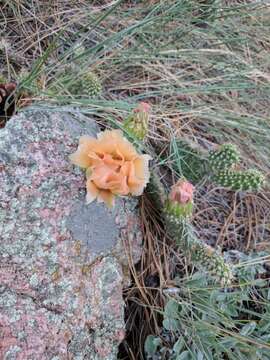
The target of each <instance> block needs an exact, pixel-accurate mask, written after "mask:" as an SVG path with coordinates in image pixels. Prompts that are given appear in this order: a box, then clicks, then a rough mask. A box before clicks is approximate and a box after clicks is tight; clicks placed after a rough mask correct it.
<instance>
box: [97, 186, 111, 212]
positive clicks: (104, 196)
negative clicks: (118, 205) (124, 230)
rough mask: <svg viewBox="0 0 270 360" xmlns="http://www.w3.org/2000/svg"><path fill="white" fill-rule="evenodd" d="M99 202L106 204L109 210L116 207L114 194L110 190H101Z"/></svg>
mask: <svg viewBox="0 0 270 360" xmlns="http://www.w3.org/2000/svg"><path fill="white" fill-rule="evenodd" d="M97 200H98V202H104V203H105V204H106V205H107V206H108V207H109V208H112V207H113V206H114V194H113V193H112V192H111V191H109V190H100V192H99V194H98V199H97Z"/></svg>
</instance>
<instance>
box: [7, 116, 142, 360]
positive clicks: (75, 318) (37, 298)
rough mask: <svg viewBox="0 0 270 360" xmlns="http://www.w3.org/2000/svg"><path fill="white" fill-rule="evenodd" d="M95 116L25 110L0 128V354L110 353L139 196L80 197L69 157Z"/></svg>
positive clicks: (25, 359) (25, 357)
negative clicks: (108, 202)
mask: <svg viewBox="0 0 270 360" xmlns="http://www.w3.org/2000/svg"><path fill="white" fill-rule="evenodd" d="M97 131H98V128H97V126H96V124H95V123H94V122H93V121H92V120H91V119H89V118H86V117H84V116H82V115H81V114H79V113H76V112H75V111H73V112H72V111H71V112H67V111H66V110H63V111H62V112H60V111H58V112H49V111H35V110H28V111H25V112H23V113H21V114H20V115H18V116H15V117H14V118H13V119H11V120H10V121H9V122H8V124H7V126H6V128H5V129H3V130H0V359H5V360H13V359H16V360H30V359H31V360H48V359H50V360H62V359H75V360H79V359H80V360H81V359H95V360H96V359H106V360H110V359H116V357H117V351H118V345H119V343H120V342H121V341H122V339H123V337H124V335H125V324H124V315H123V310H124V303H123V299H122V287H123V280H124V278H123V266H124V265H125V263H127V252H130V251H131V255H132V256H133V259H134V261H137V260H138V259H139V256H140V243H141V238H142V237H141V231H140V223H139V218H138V214H137V210H136V206H137V200H136V199H118V201H117V204H116V206H115V208H114V209H113V210H112V211H110V210H108V209H107V208H106V207H105V206H104V205H103V204H97V203H93V204H90V205H86V203H85V178H84V174H83V172H82V171H81V170H80V169H78V168H76V167H73V166H72V165H71V164H70V162H69V160H68V155H69V154H71V153H72V152H73V151H74V150H75V149H76V147H77V144H78V139H79V137H80V136H81V135H82V134H89V135H95V134H96V132H97Z"/></svg>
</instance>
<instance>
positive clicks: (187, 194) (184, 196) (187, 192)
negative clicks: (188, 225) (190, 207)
mask: <svg viewBox="0 0 270 360" xmlns="http://www.w3.org/2000/svg"><path fill="white" fill-rule="evenodd" d="M193 191H194V186H193V185H192V184H191V183H190V182H188V181H186V180H183V179H180V180H178V181H177V183H176V184H175V185H174V186H172V189H171V192H170V195H169V198H170V200H172V201H175V202H178V203H179V204H186V203H188V202H191V201H192V200H193Z"/></svg>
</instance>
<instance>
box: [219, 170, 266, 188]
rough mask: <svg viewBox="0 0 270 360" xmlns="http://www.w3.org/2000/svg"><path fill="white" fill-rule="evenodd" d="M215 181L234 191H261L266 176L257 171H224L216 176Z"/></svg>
mask: <svg viewBox="0 0 270 360" xmlns="http://www.w3.org/2000/svg"><path fill="white" fill-rule="evenodd" d="M214 180H215V181H216V182H217V183H218V184H219V185H221V186H224V187H228V188H230V189H231V190H234V191H248V190H249V191H252V190H259V189H260V188H261V186H262V185H263V183H264V181H265V178H264V175H263V174H262V173H261V172H259V171H258V170H255V169H249V170H246V171H234V170H224V171H220V172H218V173H217V174H215V175H214Z"/></svg>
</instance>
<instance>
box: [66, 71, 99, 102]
mask: <svg viewBox="0 0 270 360" xmlns="http://www.w3.org/2000/svg"><path fill="white" fill-rule="evenodd" d="M101 91H102V86H101V83H100V81H99V79H98V77H97V76H96V75H95V74H93V73H92V72H87V73H85V74H83V75H82V76H81V77H80V79H79V80H78V81H77V82H75V83H74V84H73V85H72V89H71V92H72V93H73V94H76V95H87V96H89V97H95V96H97V95H99V94H100V93H101Z"/></svg>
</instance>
